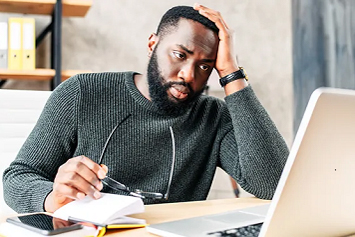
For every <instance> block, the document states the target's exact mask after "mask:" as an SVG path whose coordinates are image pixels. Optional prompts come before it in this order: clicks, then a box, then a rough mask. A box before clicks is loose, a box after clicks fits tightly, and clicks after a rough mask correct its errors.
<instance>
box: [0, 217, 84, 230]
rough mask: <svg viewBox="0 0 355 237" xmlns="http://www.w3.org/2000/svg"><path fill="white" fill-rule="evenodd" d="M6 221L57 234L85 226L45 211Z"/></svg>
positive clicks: (29, 228)
mask: <svg viewBox="0 0 355 237" xmlns="http://www.w3.org/2000/svg"><path fill="white" fill-rule="evenodd" d="M6 221H7V222H9V223H11V224H14V225H18V226H21V227H23V228H26V229H28V230H31V231H35V232H37V233H40V234H42V235H56V234H61V233H64V232H68V231H72V230H78V229H81V228H83V226H82V225H81V224H78V223H74V222H70V221H65V220H62V219H59V218H55V217H52V216H51V215H49V214H45V213H34V214H29V215H25V216H16V217H10V218H7V219H6Z"/></svg>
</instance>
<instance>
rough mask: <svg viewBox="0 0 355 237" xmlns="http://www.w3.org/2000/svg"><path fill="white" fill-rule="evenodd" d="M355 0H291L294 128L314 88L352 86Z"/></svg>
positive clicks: (354, 62) (354, 74) (353, 73)
mask: <svg viewBox="0 0 355 237" xmlns="http://www.w3.org/2000/svg"><path fill="white" fill-rule="evenodd" d="M354 14H355V1H354V0H313V1H309V0H293V1H292V16H293V17H292V18H293V32H294V34H293V42H294V43H293V52H294V53H293V64H294V67H293V69H294V82H293V84H294V96H295V98H294V101H295V106H294V108H295V113H294V115H295V116H294V131H297V129H298V126H299V124H300V122H301V119H302V116H303V113H304V110H305V108H306V105H307V103H308V99H309V97H310V95H311V93H312V92H313V91H314V90H315V89H316V88H318V87H322V86H327V87H337V88H345V89H355V43H354V42H355V20H354Z"/></svg>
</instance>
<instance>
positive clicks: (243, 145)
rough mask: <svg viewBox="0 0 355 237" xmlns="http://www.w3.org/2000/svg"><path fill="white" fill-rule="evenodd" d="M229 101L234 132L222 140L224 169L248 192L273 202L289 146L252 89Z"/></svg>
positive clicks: (234, 96) (244, 90)
mask: <svg viewBox="0 0 355 237" xmlns="http://www.w3.org/2000/svg"><path fill="white" fill-rule="evenodd" d="M225 101H226V103H227V107H228V110H229V113H230V116H231V119H232V124H233V130H231V131H230V132H228V133H226V135H225V137H224V138H223V140H222V143H221V148H220V162H221V166H222V168H223V169H224V170H226V171H227V173H229V174H231V175H232V176H233V177H234V178H235V179H236V180H237V182H238V183H239V184H240V185H241V186H242V188H243V189H245V190H246V191H248V192H250V193H252V194H254V195H255V196H256V197H259V198H263V199H272V197H273V195H274V192H275V189H276V186H277V184H278V181H279V179H280V176H281V173H282V170H283V167H284V165H285V163H286V159H287V157H288V154H289V150H288V148H287V145H286V143H285V141H284V139H283V138H282V136H281V135H280V133H279V132H278V130H277V128H276V126H275V124H274V123H273V122H272V120H271V119H270V117H269V115H268V114H267V112H266V111H265V109H264V107H263V106H262V105H261V104H260V102H259V100H258V99H257V97H256V96H255V94H254V92H253V90H252V88H251V86H248V87H246V88H244V89H243V90H241V91H238V92H236V93H233V94H231V95H229V96H227V97H226V98H225Z"/></svg>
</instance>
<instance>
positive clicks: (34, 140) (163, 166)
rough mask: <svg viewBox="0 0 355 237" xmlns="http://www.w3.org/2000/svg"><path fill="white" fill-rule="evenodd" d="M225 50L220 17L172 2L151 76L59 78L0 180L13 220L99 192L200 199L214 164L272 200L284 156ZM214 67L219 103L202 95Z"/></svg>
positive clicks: (151, 45) (157, 37)
mask: <svg viewBox="0 0 355 237" xmlns="http://www.w3.org/2000/svg"><path fill="white" fill-rule="evenodd" d="M232 42H233V40H232V35H231V33H230V30H229V28H228V25H227V24H226V22H225V21H224V19H223V18H222V16H221V15H220V13H218V12H216V11H214V10H212V9H209V8H207V7H205V6H202V5H198V4H196V5H195V6H194V7H187V6H178V7H174V8H172V9H170V10H168V11H167V12H166V13H165V15H164V16H163V17H162V19H161V22H160V24H159V26H158V29H157V32H156V33H155V34H152V35H151V36H150V38H149V41H148V51H149V57H150V60H149V64H148V67H147V72H146V73H143V74H141V73H137V72H117V73H116V72H107V73H89V74H79V75H76V76H74V77H72V78H70V79H68V80H67V81H65V82H63V83H62V84H61V85H60V86H59V87H57V88H56V90H55V91H53V93H52V95H51V97H50V98H49V100H48V102H47V104H46V106H45V108H44V110H43V112H42V114H41V117H40V118H39V121H38V122H37V124H36V126H35V128H34V129H33V131H32V133H31V134H30V136H29V137H28V139H27V140H26V142H25V144H24V145H23V147H22V148H21V150H20V152H19V154H18V156H17V158H16V159H15V161H14V162H13V163H12V164H11V165H10V167H9V168H7V169H6V171H5V173H4V179H3V180H4V194H5V200H6V202H7V204H8V205H9V206H11V207H12V208H13V209H14V210H15V211H17V212H37V211H48V212H54V211H55V210H57V209H58V208H59V207H61V206H63V205H64V204H66V203H68V202H71V201H73V200H76V199H82V198H84V197H85V196H86V195H89V196H91V197H93V198H100V196H101V192H108V193H117V194H125V193H126V194H131V195H135V196H140V197H142V198H144V202H145V203H146V204H150V203H160V202H182V201H196V200H204V199H206V197H207V194H208V192H209V189H210V186H211V183H212V179H213V176H214V174H215V170H216V168H217V167H221V168H222V169H223V170H225V171H226V172H227V173H228V174H229V175H231V176H232V177H233V178H234V179H236V180H237V182H238V183H239V184H240V185H241V186H242V187H243V188H244V189H245V190H246V191H248V192H250V193H252V194H254V195H255V196H256V197H259V198H263V199H271V198H272V196H273V194H274V191H275V189H276V186H277V183H278V181H279V178H280V175H281V172H282V170H283V167H284V165H285V162H286V159H287V156H288V148H287V146H286V144H285V142H284V139H283V138H282V136H281V135H280V134H279V132H278V131H277V128H276V127H275V125H274V123H273V122H272V121H271V119H270V117H269V115H268V114H267V112H266V111H265V109H264V108H263V106H262V105H261V104H260V102H259V100H258V99H257V97H256V96H255V94H254V92H253V90H252V88H251V86H250V85H249V84H248V82H247V76H246V73H245V71H244V69H243V68H241V67H239V65H238V64H237V61H236V59H235V54H234V52H233V50H232ZM213 68H215V69H216V70H217V72H218V74H219V76H220V83H221V86H223V88H224V91H225V94H226V97H225V102H224V101H222V100H220V99H217V98H214V97H211V96H206V95H203V94H202V92H203V90H204V88H205V87H206V83H207V80H208V78H209V76H210V74H211V71H212V69H213ZM123 184H124V185H123ZM127 187H129V188H130V189H128V188H127ZM140 190H144V191H140ZM164 193H165V194H166V195H160V194H164Z"/></svg>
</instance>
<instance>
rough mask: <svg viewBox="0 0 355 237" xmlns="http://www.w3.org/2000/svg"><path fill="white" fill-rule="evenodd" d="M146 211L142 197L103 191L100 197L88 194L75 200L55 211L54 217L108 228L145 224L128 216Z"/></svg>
mask: <svg viewBox="0 0 355 237" xmlns="http://www.w3.org/2000/svg"><path fill="white" fill-rule="evenodd" d="M141 212H144V203H143V201H142V199H140V198H137V197H131V196H124V195H117V194H109V193H101V198H100V199H97V200H95V199H93V198H91V197H89V196H86V197H85V198H84V199H82V200H75V201H73V202H70V203H68V204H66V205H64V206H63V207H61V208H59V209H58V210H57V211H55V212H54V213H53V216H54V217H57V218H61V219H64V220H69V221H74V222H90V223H92V224H94V225H97V226H102V227H106V228H132V227H141V226H145V224H146V223H145V220H142V219H136V218H131V217H127V215H131V214H136V213H141Z"/></svg>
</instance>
